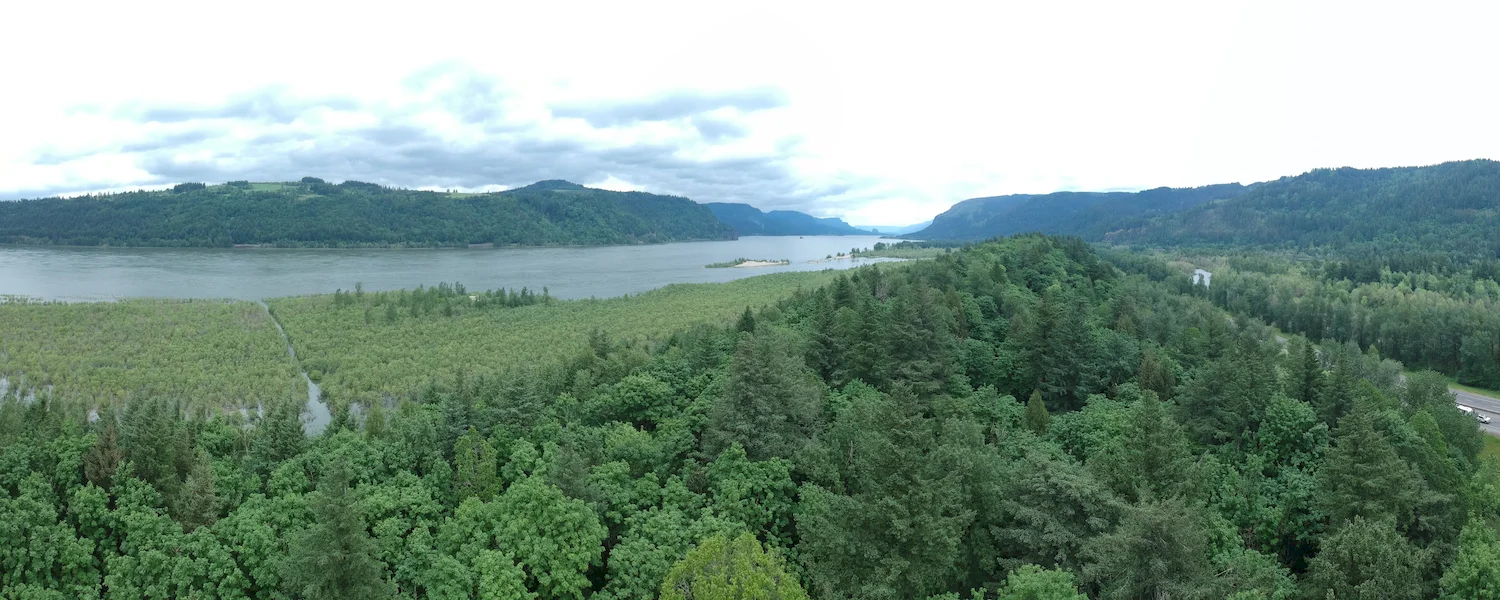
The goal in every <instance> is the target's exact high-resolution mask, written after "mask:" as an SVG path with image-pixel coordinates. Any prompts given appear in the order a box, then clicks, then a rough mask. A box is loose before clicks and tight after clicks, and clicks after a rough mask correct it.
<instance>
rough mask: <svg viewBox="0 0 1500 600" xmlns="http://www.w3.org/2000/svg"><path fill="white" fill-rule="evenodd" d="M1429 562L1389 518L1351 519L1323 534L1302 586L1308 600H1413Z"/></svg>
mask: <svg viewBox="0 0 1500 600" xmlns="http://www.w3.org/2000/svg"><path fill="white" fill-rule="evenodd" d="M1427 561H1428V555H1427V553H1426V552H1423V551H1422V550H1421V549H1418V548H1416V547H1415V546H1413V545H1412V544H1411V543H1410V542H1408V541H1407V540H1406V538H1404V537H1402V536H1401V533H1400V532H1398V531H1396V528H1395V526H1394V524H1393V523H1392V522H1391V521H1390V520H1371V519H1365V518H1363V517H1354V518H1353V519H1352V520H1350V521H1349V522H1348V523H1347V524H1345V525H1343V526H1342V527H1339V528H1338V529H1337V530H1336V531H1334V532H1333V533H1332V534H1331V535H1328V536H1327V537H1325V538H1324V540H1323V544H1322V546H1321V548H1320V549H1319V550H1318V555H1317V556H1315V557H1313V559H1312V561H1311V562H1310V563H1309V564H1308V571H1307V575H1306V576H1305V577H1304V578H1303V580H1302V587H1303V589H1304V590H1305V591H1306V592H1307V597H1309V598H1325V597H1326V598H1338V599H1340V600H1343V599H1345V598H1348V599H1350V600H1416V599H1417V598H1423V597H1425V596H1426V593H1425V590H1424V589H1423V588H1424V587H1425V586H1424V584H1425V583H1426V580H1425V578H1424V577H1423V576H1422V573H1423V571H1424V570H1425V569H1426V567H1427Z"/></svg>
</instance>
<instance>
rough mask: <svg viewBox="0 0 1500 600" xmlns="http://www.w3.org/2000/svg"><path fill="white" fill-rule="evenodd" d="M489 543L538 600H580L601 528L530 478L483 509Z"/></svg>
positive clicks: (583, 509)
mask: <svg viewBox="0 0 1500 600" xmlns="http://www.w3.org/2000/svg"><path fill="white" fill-rule="evenodd" d="M489 519H490V523H489V526H491V527H493V528H494V530H493V531H494V533H493V535H494V540H495V544H496V545H497V546H498V547H499V549H500V550H502V551H505V552H509V553H511V554H513V555H514V556H515V558H516V560H517V561H518V562H520V564H521V565H522V566H523V567H525V569H526V571H527V575H528V577H527V583H528V586H529V587H530V588H532V589H533V590H534V591H536V593H537V595H538V596H540V597H541V598H582V597H583V596H584V592H585V591H586V590H587V589H588V587H589V581H588V578H587V577H586V576H585V575H584V573H585V572H586V571H587V570H588V568H589V566H590V565H595V564H598V563H599V554H600V552H601V551H602V550H603V548H602V547H601V545H600V544H601V543H602V542H603V540H604V535H605V531H604V527H603V526H602V525H600V524H599V521H598V518H597V517H595V515H594V512H593V511H592V510H590V509H589V508H588V506H587V505H585V504H584V503H582V502H580V501H578V500H573V499H570V498H568V497H566V496H564V495H563V493H562V491H561V490H558V489H557V488H556V487H554V486H551V485H548V484H546V483H543V482H541V481H538V480H536V479H534V478H531V479H526V480H523V481H520V482H517V483H515V484H513V485H511V486H510V489H507V490H506V491H505V493H504V494H501V495H500V497H498V498H496V499H495V501H494V502H493V503H491V504H490V506H489Z"/></svg>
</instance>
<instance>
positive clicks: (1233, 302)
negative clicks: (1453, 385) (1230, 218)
mask: <svg viewBox="0 0 1500 600" xmlns="http://www.w3.org/2000/svg"><path fill="white" fill-rule="evenodd" d="M1351 267H1352V268H1351ZM1208 297H1209V298H1211V299H1212V300H1213V301H1214V303H1216V304H1218V305H1219V306H1222V307H1224V308H1226V309H1229V310H1230V311H1232V312H1235V313H1237V314H1245V315H1253V316H1255V317H1257V318H1260V319H1264V320H1265V321H1267V322H1269V323H1272V324H1275V325H1277V326H1278V327H1281V328H1282V329H1285V330H1287V331H1294V332H1297V333H1301V334H1304V335H1306V336H1308V337H1310V338H1313V339H1328V340H1336V341H1352V342H1354V343H1356V344H1358V345H1359V346H1360V347H1362V348H1370V347H1374V348H1377V349H1378V351H1379V352H1380V353H1381V354H1382V355H1384V356H1388V357H1390V358H1394V359H1396V360H1399V361H1401V362H1403V363H1406V364H1408V365H1411V366H1414V367H1421V368H1430V369H1434V370H1437V371H1441V372H1443V373H1446V374H1448V375H1451V376H1453V377H1455V378H1457V379H1458V381H1459V382H1460V383H1464V384H1467V385H1473V386H1479V387H1485V388H1492V389H1500V283H1496V281H1495V279H1494V278H1493V275H1491V274H1488V273H1486V272H1485V271H1484V269H1483V267H1479V268H1476V269H1474V270H1465V271H1458V272H1450V273H1442V272H1393V271H1390V270H1388V269H1386V268H1380V267H1379V266H1378V263H1370V262H1366V263H1352V262H1347V261H1345V262H1338V263H1327V264H1325V265H1323V266H1322V268H1321V269H1319V268H1316V267H1313V268H1303V267H1301V266H1284V270H1283V271H1282V272H1280V273H1258V272H1253V271H1251V272H1247V271H1239V270H1231V271H1227V272H1219V273H1215V274H1214V278H1213V285H1212V286H1211V287H1210V288H1209V290H1208Z"/></svg>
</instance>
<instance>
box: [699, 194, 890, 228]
mask: <svg viewBox="0 0 1500 600" xmlns="http://www.w3.org/2000/svg"><path fill="white" fill-rule="evenodd" d="M704 206H707V207H708V209H709V210H711V211H713V213H714V216H715V217H718V219H719V220H720V221H723V222H725V223H727V224H728V225H729V226H730V227H733V228H734V230H735V232H737V233H739V234H740V235H871V232H869V231H865V230H863V229H856V228H854V227H852V226H850V225H849V224H848V223H845V222H844V221H843V219H837V218H833V217H827V218H818V217H814V216H812V215H809V214H806V213H800V212H797V211H794V210H773V211H770V212H761V210H760V209H758V208H755V207H754V206H750V205H749V204H731V203H726V202H710V203H708V204H705V205H704Z"/></svg>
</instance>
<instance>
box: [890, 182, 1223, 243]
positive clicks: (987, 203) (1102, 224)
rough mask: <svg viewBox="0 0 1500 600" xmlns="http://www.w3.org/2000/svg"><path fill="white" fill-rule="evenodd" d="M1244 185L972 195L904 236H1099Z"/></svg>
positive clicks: (1137, 225)
mask: <svg viewBox="0 0 1500 600" xmlns="http://www.w3.org/2000/svg"><path fill="white" fill-rule="evenodd" d="M1245 190H1246V188H1245V187H1244V186H1241V185H1240V184H1237V183H1230V184H1223V185H1210V186H1204V187H1199V188H1184V189H1171V188H1156V189H1152V190H1145V191H1141V192H1102V193H1100V192H1056V193H1052V194H1040V195H1037V194H1015V195H1010V196H990V197H986V198H971V199H968V200H964V201H963V202H959V203H958V204H955V205H953V207H952V208H949V209H948V210H947V211H945V212H943V213H942V214H940V215H938V216H937V217H934V218H933V220H932V225H930V226H928V227H927V228H926V229H923V230H921V231H918V232H916V233H911V234H907V235H908V236H909V237H912V238H917V239H923V240H979V239H986V238H991V237H998V236H1007V235H1014V234H1018V233H1024V232H1028V231H1043V232H1046V233H1052V234H1061V235H1078V236H1084V237H1087V238H1091V239H1097V238H1100V237H1103V236H1104V235H1105V234H1107V233H1111V232H1114V231H1117V230H1120V229H1127V228H1132V227H1139V226H1140V225H1141V224H1142V223H1146V222H1149V219H1150V218H1151V217H1153V216H1156V215H1160V214H1170V213H1174V212H1177V211H1181V210H1184V209H1187V208H1191V207H1194V206H1198V205H1201V204H1203V203H1205V202H1209V201H1212V200H1218V199H1225V198H1233V197H1235V196H1238V195H1240V194H1243V193H1245Z"/></svg>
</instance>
